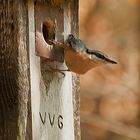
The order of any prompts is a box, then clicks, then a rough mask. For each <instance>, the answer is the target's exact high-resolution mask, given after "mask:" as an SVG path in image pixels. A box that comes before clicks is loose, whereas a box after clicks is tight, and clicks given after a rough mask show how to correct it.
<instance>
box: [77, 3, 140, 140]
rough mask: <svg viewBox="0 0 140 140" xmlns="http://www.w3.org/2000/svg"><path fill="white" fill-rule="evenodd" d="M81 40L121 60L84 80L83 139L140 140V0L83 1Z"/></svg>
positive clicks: (82, 95)
mask: <svg viewBox="0 0 140 140" xmlns="http://www.w3.org/2000/svg"><path fill="white" fill-rule="evenodd" d="M79 7H80V9H79V10H80V12H79V17H80V18H79V20H80V24H79V27H80V38H81V39H82V40H83V41H84V42H85V43H86V44H87V45H88V47H89V48H92V49H97V50H100V51H103V52H105V53H106V54H108V55H109V56H110V57H112V58H113V59H114V60H116V61H117V62H118V64H117V65H106V66H101V67H98V68H95V69H93V70H91V71H89V72H88V73H86V74H85V75H82V76H81V131H82V132H81V134H82V140H140V0H80V5H79Z"/></svg>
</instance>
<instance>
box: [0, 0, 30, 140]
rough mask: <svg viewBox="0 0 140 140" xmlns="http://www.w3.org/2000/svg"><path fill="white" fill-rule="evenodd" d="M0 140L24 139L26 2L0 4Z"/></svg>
mask: <svg viewBox="0 0 140 140" xmlns="http://www.w3.org/2000/svg"><path fill="white" fill-rule="evenodd" d="M0 31H1V34H0V114H1V115H0V139H2V140H3V139H4V140H16V139H21V140H22V139H24V138H25V134H26V122H27V102H28V93H29V79H28V78H29V71H28V70H29V61H28V53H27V51H28V45H27V44H28V42H27V39H28V36H27V6H26V1H24V2H23V1H22V0H18V1H14V0H1V1H0Z"/></svg>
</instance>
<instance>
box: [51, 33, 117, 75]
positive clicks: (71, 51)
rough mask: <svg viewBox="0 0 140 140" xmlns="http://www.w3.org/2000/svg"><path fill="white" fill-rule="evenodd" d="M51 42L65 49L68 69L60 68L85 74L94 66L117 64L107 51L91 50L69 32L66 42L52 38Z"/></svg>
mask: <svg viewBox="0 0 140 140" xmlns="http://www.w3.org/2000/svg"><path fill="white" fill-rule="evenodd" d="M50 42H51V43H52V44H54V45H56V46H58V47H62V48H63V49H64V60H65V63H66V66H67V67H68V69H66V70H60V71H61V72H62V71H71V72H74V73H77V74H85V73H86V72H88V71H89V70H91V69H92V68H95V67H97V66H101V65H104V64H109V63H110V64H117V62H116V61H114V60H112V59H111V58H110V57H109V56H107V55H106V54H105V53H103V52H101V51H98V50H91V49H89V48H87V47H86V45H85V43H84V42H83V41H82V40H80V39H79V38H76V37H74V35H73V34H69V35H68V37H67V39H66V41H65V42H58V41H55V40H50Z"/></svg>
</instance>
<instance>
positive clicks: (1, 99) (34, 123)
mask: <svg viewBox="0 0 140 140" xmlns="http://www.w3.org/2000/svg"><path fill="white" fill-rule="evenodd" d="M37 2H43V3H47V4H49V6H50V7H51V6H52V7H57V8H58V9H59V8H60V11H61V10H63V18H62V17H61V18H58V17H57V18H56V19H54V20H55V21H56V22H57V23H59V25H61V23H63V24H62V25H63V26H62V27H63V30H64V39H66V37H67V35H68V34H69V33H71V32H72V33H74V34H77V32H78V30H77V29H78V24H77V21H78V19H77V16H78V12H77V10H78V9H76V10H75V8H77V7H75V6H78V1H77V0H73V1H65V0H64V1H61V0H51V1H48V0H46V1H45V0H38V1H36V3H37ZM34 4H35V3H34V1H33V0H28V1H27V0H2V1H0V31H1V35H0V114H1V115H0V140H1V139H2V140H16V139H18V140H24V139H26V140H32V139H33V140H45V139H47V140H50V139H51V140H59V139H61V140H66V139H67V140H74V139H75V140H79V138H80V137H79V132H80V131H79V130H80V127H79V122H80V120H79V119H80V117H79V77H78V76H77V75H75V74H74V75H73V76H72V75H71V73H70V72H66V73H65V76H64V75H62V74H61V73H58V72H52V71H51V69H50V66H51V67H53V68H56V67H57V68H58V69H66V66H65V64H64V63H58V62H46V61H44V59H42V58H41V59H40V58H39V57H38V56H36V52H35V19H34V17H35V11H34V8H35V7H34ZM75 14H76V15H75ZM58 20H60V21H59V22H58ZM61 20H62V21H61ZM59 25H58V26H59ZM57 29H58V30H57V31H58V32H59V29H60V28H59V27H58V28H57ZM56 38H57V39H59V38H60V36H59V35H58V34H56ZM28 55H29V56H28ZM56 55H57V54H56ZM29 61H30V65H29ZM29 70H30V71H29ZM29 73H30V74H29ZM77 87H78V88H77ZM30 92H31V94H29V93H30ZM74 127H75V128H74ZM77 131H78V132H77ZM74 134H75V135H74ZM77 134H78V135H77Z"/></svg>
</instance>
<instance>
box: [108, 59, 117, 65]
mask: <svg viewBox="0 0 140 140" xmlns="http://www.w3.org/2000/svg"><path fill="white" fill-rule="evenodd" d="M106 61H107V62H108V63H111V64H117V62H116V61H114V60H112V59H110V58H106Z"/></svg>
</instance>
